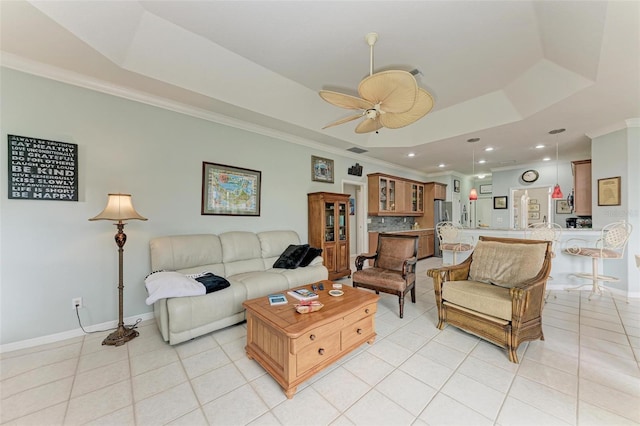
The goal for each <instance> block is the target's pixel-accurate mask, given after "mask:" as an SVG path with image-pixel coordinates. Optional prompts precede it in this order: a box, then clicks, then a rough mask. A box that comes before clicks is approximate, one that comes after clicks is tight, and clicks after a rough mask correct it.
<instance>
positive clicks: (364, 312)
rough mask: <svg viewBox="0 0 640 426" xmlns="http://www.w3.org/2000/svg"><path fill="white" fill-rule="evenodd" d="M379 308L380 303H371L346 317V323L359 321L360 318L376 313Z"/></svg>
mask: <svg viewBox="0 0 640 426" xmlns="http://www.w3.org/2000/svg"><path fill="white" fill-rule="evenodd" d="M377 310H378V303H377V302H376V303H370V304H368V305H365V306H363V307H361V308H360V309H358V310H357V311H355V312H352V313H350V314H349V315H347V316H346V317H344V322H345V324H352V323H354V322H356V321H358V320H359V319H360V318H364V317H366V316H369V315H373V314H375V313H376V311H377Z"/></svg>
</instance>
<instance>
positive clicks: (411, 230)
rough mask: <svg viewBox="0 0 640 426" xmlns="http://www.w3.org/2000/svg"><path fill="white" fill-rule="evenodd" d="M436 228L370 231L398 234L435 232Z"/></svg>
mask: <svg viewBox="0 0 640 426" xmlns="http://www.w3.org/2000/svg"><path fill="white" fill-rule="evenodd" d="M434 229H435V228H418V229H385V230H384V231H369V232H376V233H378V234H382V233H383V232H386V233H387V234H398V233H400V232H416V231H433V230H434Z"/></svg>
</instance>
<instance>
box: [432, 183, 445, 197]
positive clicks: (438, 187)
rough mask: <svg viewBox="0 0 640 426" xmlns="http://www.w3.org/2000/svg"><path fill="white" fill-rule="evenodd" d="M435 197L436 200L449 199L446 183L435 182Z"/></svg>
mask: <svg viewBox="0 0 640 426" xmlns="http://www.w3.org/2000/svg"><path fill="white" fill-rule="evenodd" d="M433 199H434V200H446V199H447V185H446V184H444V183H438V182H433Z"/></svg>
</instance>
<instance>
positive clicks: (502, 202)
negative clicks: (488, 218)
mask: <svg viewBox="0 0 640 426" xmlns="http://www.w3.org/2000/svg"><path fill="white" fill-rule="evenodd" d="M507 200H508V197H507V196H506V195H501V196H499V197H493V209H494V210H505V209H506V208H507V206H508V203H507Z"/></svg>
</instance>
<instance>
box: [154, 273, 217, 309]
mask: <svg viewBox="0 0 640 426" xmlns="http://www.w3.org/2000/svg"><path fill="white" fill-rule="evenodd" d="M144 285H145V286H146V287H147V293H149V297H147V300H146V301H145V302H146V303H147V305H153V304H154V303H155V302H156V301H157V300H160V299H166V298H168V297H184V296H202V295H203V294H206V292H207V290H206V288H205V286H204V285H202V284H201V283H199V282H198V281H196V280H195V279H193V278H191V276H186V275H184V274H181V273H179V272H154V273H153V274H150V275H148V276H147V278H145V280H144Z"/></svg>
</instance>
